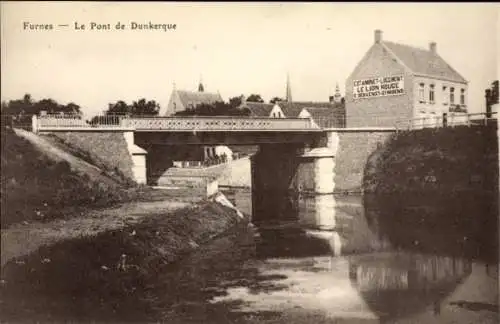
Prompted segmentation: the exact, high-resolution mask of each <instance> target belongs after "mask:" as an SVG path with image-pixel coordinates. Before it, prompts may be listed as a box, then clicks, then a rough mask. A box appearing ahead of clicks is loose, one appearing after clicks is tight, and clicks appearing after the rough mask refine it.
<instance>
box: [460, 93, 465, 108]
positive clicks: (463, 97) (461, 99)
mask: <svg viewBox="0 0 500 324" xmlns="http://www.w3.org/2000/svg"><path fill="white" fill-rule="evenodd" d="M460 104H461V105H465V89H461V90H460Z"/></svg>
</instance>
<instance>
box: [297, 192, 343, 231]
mask: <svg viewBox="0 0 500 324" xmlns="http://www.w3.org/2000/svg"><path fill="white" fill-rule="evenodd" d="M298 205H299V210H298V220H299V223H300V224H301V225H302V226H303V227H309V228H318V229H325V230H331V229H334V228H335V226H336V223H337V222H336V219H335V214H336V200H335V197H334V196H333V195H316V196H312V197H300V198H299V199H298Z"/></svg>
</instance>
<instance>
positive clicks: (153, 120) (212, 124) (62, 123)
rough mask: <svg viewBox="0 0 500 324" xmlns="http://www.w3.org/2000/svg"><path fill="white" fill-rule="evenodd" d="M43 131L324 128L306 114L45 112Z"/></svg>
mask: <svg viewBox="0 0 500 324" xmlns="http://www.w3.org/2000/svg"><path fill="white" fill-rule="evenodd" d="M36 127H37V129H38V130H39V131H70V130H73V131H78V130H80V131H83V130H108V131H109V130H133V131H135V132H228V131H229V132H263V131H264V132H316V131H321V128H320V127H318V126H317V125H316V124H315V123H314V122H312V121H311V120H310V119H304V118H251V117H248V118H233V117H195V118H194V117H187V118H186V117H141V118H126V117H120V118H117V117H115V116H113V117H111V116H102V118H101V119H99V123H89V122H87V121H85V120H83V119H78V118H68V117H66V116H63V117H59V116H42V117H38V118H37V120H36Z"/></svg>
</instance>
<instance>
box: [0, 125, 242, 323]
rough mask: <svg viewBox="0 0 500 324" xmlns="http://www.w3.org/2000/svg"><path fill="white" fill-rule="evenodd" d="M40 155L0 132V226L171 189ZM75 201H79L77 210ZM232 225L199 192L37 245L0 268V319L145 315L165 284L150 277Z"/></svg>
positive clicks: (231, 215)
mask: <svg viewBox="0 0 500 324" xmlns="http://www.w3.org/2000/svg"><path fill="white" fill-rule="evenodd" d="M62 144H64V143H62ZM60 147H63V146H60ZM70 151H71V150H70ZM44 153H46V152H42V151H40V147H35V145H33V144H32V143H31V142H30V141H28V140H26V139H24V138H21V137H19V136H17V135H16V134H15V133H14V132H13V131H12V130H10V129H3V130H2V192H1V194H2V195H1V197H2V234H4V231H5V233H6V232H7V231H9V226H8V225H12V224H16V223H19V222H24V221H33V222H35V224H36V222H37V221H42V220H43V221H45V222H46V223H47V225H50V224H51V222H50V221H51V220H54V219H56V218H60V217H75V216H78V217H86V215H85V210H89V209H93V208H96V207H99V206H106V207H108V206H110V205H111V204H114V203H119V202H124V201H130V200H132V199H138V200H140V199H145V200H151V199H163V200H167V201H166V203H168V201H169V200H170V199H175V197H176V195H175V194H174V195H172V196H171V197H170V196H169V195H170V194H169V193H162V194H161V195H160V196H161V197H152V198H151V197H149V196H150V195H154V192H152V191H149V189H147V188H140V187H139V188H138V187H133V186H129V185H127V184H124V181H123V179H116V178H114V177H113V175H112V174H107V173H106V172H103V173H102V174H101V175H100V177H96V175H95V174H90V173H89V174H90V176H89V175H88V174H85V172H83V173H82V172H81V171H82V170H81V169H80V170H79V171H80V172H77V170H76V169H75V168H74V165H73V164H72V163H68V162H67V161H61V160H54V159H53V156H50V155H47V154H44ZM79 155H80V156H81V157H83V158H87V159H89V157H90V154H89V155H85V153H82V152H80V154H79ZM89 161H90V160H89ZM90 162H93V161H90ZM105 171H106V170H105ZM75 206H76V207H78V208H81V210H80V211H79V212H78V213H76V212H74V210H73V209H72V208H74V207H75ZM68 208H69V209H68ZM82 210H83V213H82V212H81V211H82ZM72 211H73V212H74V213H71V212H72ZM105 216H106V213H102V217H105ZM123 217H124V218H126V217H127V215H123ZM235 224H242V219H241V218H240V217H239V216H238V215H237V213H236V212H235V211H234V210H233V209H231V208H228V207H225V206H223V205H221V204H219V203H216V202H214V201H208V200H205V201H202V202H199V203H197V204H194V205H192V207H190V208H186V209H182V210H178V211H176V212H173V213H168V214H166V213H161V212H158V211H156V212H155V213H154V214H152V213H149V214H148V215H147V217H144V218H143V220H142V221H141V222H139V223H129V225H125V226H124V227H122V228H118V229H112V230H109V229H106V228H103V229H102V230H100V231H97V233H98V234H94V235H88V234H87V235H82V236H77V237H73V238H71V239H65V240H59V241H58V242H56V243H54V244H50V245H46V246H41V247H40V248H39V249H38V250H36V251H35V252H33V253H31V254H29V255H26V256H24V257H19V258H15V259H12V260H10V261H8V262H7V263H6V264H5V265H4V266H3V267H2V273H1V281H0V289H1V290H0V298H1V302H0V307H1V311H0V312H1V313H2V319H3V320H8V321H32V320H35V321H65V320H73V321H74V320H77V321H85V320H101V321H112V320H118V321H131V320H132V321H133V320H134V319H136V320H146V319H147V316H146V315H151V316H154V310H155V307H157V303H158V300H160V299H161V298H159V297H158V296H160V295H161V294H164V293H166V292H167V291H168V289H167V290H165V287H163V288H161V290H158V288H156V286H157V284H158V282H157V280H158V276H159V275H160V274H161V273H163V272H164V271H167V270H168V269H169V268H170V267H171V266H172V264H173V263H175V261H176V260H178V259H179V258H180V257H182V256H183V255H185V254H186V253H189V252H191V251H194V250H195V249H197V247H198V246H199V245H201V244H204V243H206V242H207V241H209V240H211V239H213V238H214V237H216V236H217V235H219V234H221V233H223V232H225V231H227V230H228V229H230V228H232V227H233V226H234V225H235ZM243 224H244V222H243ZM19 230H23V227H20V228H18V229H17V231H19ZM26 230H27V231H29V228H27V229H26ZM35 230H36V228H35ZM58 230H64V229H58ZM31 234H32V233H29V232H27V233H26V235H24V236H23V237H25V238H26V239H29V237H30V235H31Z"/></svg>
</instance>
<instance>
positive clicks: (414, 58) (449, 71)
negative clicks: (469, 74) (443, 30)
mask: <svg viewBox="0 0 500 324" xmlns="http://www.w3.org/2000/svg"><path fill="white" fill-rule="evenodd" d="M382 44H384V45H385V46H386V47H387V48H388V49H389V50H390V51H392V52H393V53H394V55H396V56H397V57H398V58H399V59H400V60H401V61H402V62H403V64H404V65H406V66H407V67H408V68H409V69H410V70H411V71H413V72H414V73H416V74H423V75H429V76H433V77H436V78H444V79H448V80H450V81H456V82H462V83H466V82H467V80H465V78H464V77H463V76H461V75H460V74H459V73H458V72H457V71H456V70H455V69H453V68H452V67H451V66H450V65H449V64H448V63H446V61H445V60H444V59H443V58H442V57H441V56H439V55H438V54H434V53H432V52H431V51H429V50H425V49H421V48H417V47H412V46H408V45H403V44H398V43H394V42H389V41H384V42H383V43H382Z"/></svg>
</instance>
